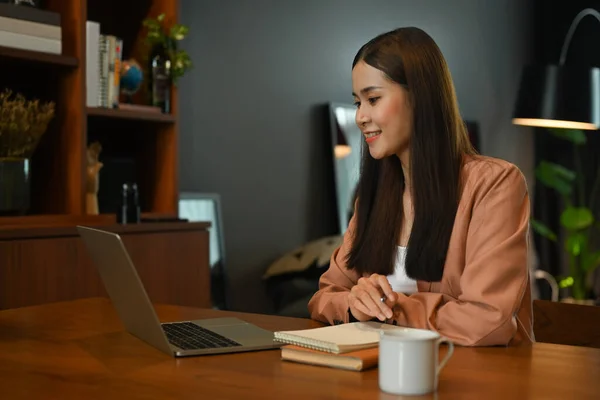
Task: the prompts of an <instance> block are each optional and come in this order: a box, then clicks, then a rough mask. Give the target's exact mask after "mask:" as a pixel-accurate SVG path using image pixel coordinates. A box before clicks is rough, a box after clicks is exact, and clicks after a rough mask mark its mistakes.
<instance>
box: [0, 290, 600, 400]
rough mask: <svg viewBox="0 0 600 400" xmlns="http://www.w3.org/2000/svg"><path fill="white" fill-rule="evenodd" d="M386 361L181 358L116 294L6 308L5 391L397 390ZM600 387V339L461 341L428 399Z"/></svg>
mask: <svg viewBox="0 0 600 400" xmlns="http://www.w3.org/2000/svg"><path fill="white" fill-rule="evenodd" d="M157 313H158V315H159V318H160V319H161V321H165V322H166V321H173V320H179V319H196V318H207V317H216V316H223V315H232V316H237V317H239V318H242V319H245V320H247V321H249V322H253V323H255V324H257V325H259V326H261V327H264V328H266V329H270V330H285V329H303V328H309V327H316V326H318V323H316V322H314V321H310V320H304V319H296V318H285V317H276V316H267V315H257V314H243V313H229V312H222V311H216V310H200V309H193V308H185V307H176V306H157ZM377 379H378V376H377V369H372V370H369V371H365V372H352V371H342V370H336V369H330V368H325V367H316V366H308V365H301V364H295V363H291V362H283V361H281V360H280V351H279V350H268V351H260V352H250V353H237V354H228V355H213V356H200V357H191V358H184V359H174V358H171V357H169V356H168V355H165V354H163V353H160V352H159V351H157V350H155V349H154V348H152V347H149V346H147V345H146V344H144V343H143V342H141V341H139V340H138V339H136V338H135V337H133V336H131V335H129V334H128V333H126V332H124V331H123V327H122V325H121V323H120V321H119V320H118V318H117V316H116V313H115V311H114V309H113V307H112V305H111V304H110V302H109V301H108V300H105V299H86V300H78V301H73V302H66V303H55V304H50V305H43V306H35V307H27V308H21V309H13V310H5V311H2V312H0V392H1V393H2V396H1V397H2V398H6V399H11V400H15V399H37V398H43V399H71V398H73V399H103V400H104V399H121V398H127V399H175V398H186V399H222V398H243V399H284V400H290V399H329V398H332V399H333V398H344V399H361V400H362V399H396V398H400V397H396V396H390V395H386V394H384V393H381V392H380V391H379V387H378V382H377ZM599 395H600V349H590V348H583V347H571V346H561V345H553V344H543V343H536V344H535V345H533V346H531V347H530V346H527V347H520V348H457V349H456V351H455V353H454V356H453V357H452V359H451V360H450V361H449V362H448V364H447V366H446V368H445V369H444V370H443V371H442V374H441V376H440V383H439V389H438V393H437V395H436V396H424V397H419V399H427V398H436V399H484V398H485V399H500V398H502V399H511V400H516V399H571V398H573V399H575V398H576V399H588V398H590V399H591V398H595V399H597V398H599V397H598V396H599Z"/></svg>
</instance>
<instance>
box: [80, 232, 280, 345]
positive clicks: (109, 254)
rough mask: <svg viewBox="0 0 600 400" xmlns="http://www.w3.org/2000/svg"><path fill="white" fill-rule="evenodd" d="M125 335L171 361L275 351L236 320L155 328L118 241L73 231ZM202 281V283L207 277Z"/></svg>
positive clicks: (256, 330) (259, 332)
mask: <svg viewBox="0 0 600 400" xmlns="http://www.w3.org/2000/svg"><path fill="white" fill-rule="evenodd" d="M77 230H78V232H79V235H80V236H81V238H82V239H83V241H84V243H85V246H86V247H87V249H88V251H89V253H90V256H91V258H92V261H93V262H94V264H95V265H96V268H97V269H98V272H99V273H100V276H101V278H102V281H103V282H104V287H105V288H106V291H107V293H108V295H109V297H110V299H111V301H112V303H113V306H114V307H115V309H116V311H117V314H118V315H119V318H120V319H121V322H122V323H123V325H124V326H125V329H126V330H127V331H128V332H129V333H131V334H132V335H134V336H136V337H137V338H139V339H141V340H143V341H144V342H146V343H148V344H149V345H151V346H153V347H155V348H157V349H158V350H160V351H163V352H165V353H167V354H170V355H172V356H173V357H185V356H198V355H205V354H222V353H236V352H244V351H254V350H266V349H276V348H279V347H281V346H282V343H280V342H277V341H275V340H274V334H273V332H271V331H268V330H265V329H262V328H260V327H258V326H256V325H254V324H251V323H248V322H246V321H243V320H241V319H239V318H230V317H225V318H209V319H201V320H194V321H174V322H166V323H160V322H159V320H158V316H157V315H156V312H155V310H154V306H153V305H152V303H151V302H150V299H149V297H148V294H147V293H146V289H145V288H144V285H143V284H142V281H141V280H140V278H139V276H138V273H137V270H136V268H135V266H134V265H133V263H132V261H131V258H130V257H129V253H128V252H127V249H126V248H125V245H124V244H123V241H122V240H121V237H120V236H119V235H118V234H116V233H113V232H107V231H103V230H100V229H96V228H90V227H85V226H77ZM207 279H208V277H207Z"/></svg>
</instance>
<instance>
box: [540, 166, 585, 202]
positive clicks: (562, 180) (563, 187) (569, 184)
mask: <svg viewBox="0 0 600 400" xmlns="http://www.w3.org/2000/svg"><path fill="white" fill-rule="evenodd" d="M535 176H536V178H537V179H539V180H540V182H542V183H543V184H544V185H546V186H548V187H550V188H553V189H555V190H556V191H557V192H559V193H560V194H562V195H564V196H569V195H570V194H571V192H572V191H573V181H574V180H575V176H576V175H575V172H573V171H571V170H570V169H567V168H565V167H563V166H562V165H559V164H554V163H551V162H547V161H542V162H540V164H539V165H538V166H537V168H536V169H535Z"/></svg>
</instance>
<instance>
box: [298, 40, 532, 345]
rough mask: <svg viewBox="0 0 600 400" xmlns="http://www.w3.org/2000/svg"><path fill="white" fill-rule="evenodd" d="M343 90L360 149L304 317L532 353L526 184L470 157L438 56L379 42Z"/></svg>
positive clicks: (424, 46) (495, 164)
mask: <svg viewBox="0 0 600 400" xmlns="http://www.w3.org/2000/svg"><path fill="white" fill-rule="evenodd" d="M352 86H353V96H354V99H355V102H356V106H357V112H356V123H357V125H358V126H359V127H360V129H361V131H362V132H363V134H364V137H365V142H366V146H367V148H368V151H364V156H363V160H362V167H361V177H360V181H359V184H358V192H357V199H356V202H355V213H354V215H353V217H352V219H351V220H350V223H349V227H348V230H347V232H346V234H345V235H344V241H343V244H342V245H341V246H340V247H339V248H338V249H336V250H335V251H334V253H333V255H332V257H331V263H330V266H329V269H328V270H327V271H326V272H325V273H324V274H323V275H322V276H321V278H320V281H319V290H318V291H317V292H316V293H315V295H314V296H313V298H312V299H311V300H310V302H309V305H308V307H309V311H310V313H311V316H312V318H314V319H316V320H320V321H323V322H329V323H331V324H338V323H343V322H349V321H366V320H371V319H376V320H377V319H378V320H381V321H386V322H388V323H393V324H397V325H401V326H407V327H414V328H422V329H431V330H435V331H437V332H439V333H440V334H442V335H443V336H445V337H447V338H449V339H451V340H453V341H454V342H455V343H456V344H460V345H465V346H491V345H516V344H519V343H531V342H532V341H533V333H532V311H531V306H532V304H531V294H530V280H529V274H528V268H527V247H528V221H529V196H528V192H527V186H526V182H525V179H524V177H523V175H522V173H521V172H520V171H519V169H518V168H517V167H516V166H514V165H512V164H510V163H508V162H506V161H502V160H498V159H494V158H490V157H483V156H479V155H476V154H475V151H474V150H473V148H472V147H471V144H470V142H469V140H468V136H467V133H466V130H465V126H464V123H463V121H462V119H461V117H460V113H459V109H458V105H457V100H456V95H455V92H454V87H453V83H452V78H451V76H450V73H449V70H448V67H447V64H446V61H445V59H444V57H443V55H442V53H441V51H440V49H439V48H438V47H437V45H436V44H435V42H434V41H433V40H432V38H431V37H430V36H428V35H427V34H426V33H425V32H423V31H422V30H420V29H417V28H401V29H397V30H394V31H391V32H388V33H385V34H382V35H380V36H378V37H376V38H374V39H373V40H371V41H370V42H368V43H367V44H365V45H364V46H363V47H362V48H361V49H360V50H359V52H358V54H357V55H356V57H355V59H354V62H353V67H352ZM404 271H405V274H404ZM403 277H404V278H403ZM399 279H400V280H402V281H401V282H398V280H399ZM390 280H394V286H395V287H410V285H411V283H412V284H413V285H414V286H416V288H417V289H418V291H417V292H416V293H412V294H406V293H403V292H402V291H394V290H393V288H392V284H391V283H390Z"/></svg>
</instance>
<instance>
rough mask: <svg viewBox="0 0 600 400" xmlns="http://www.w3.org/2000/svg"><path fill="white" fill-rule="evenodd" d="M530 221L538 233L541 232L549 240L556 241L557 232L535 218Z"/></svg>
mask: <svg viewBox="0 0 600 400" xmlns="http://www.w3.org/2000/svg"><path fill="white" fill-rule="evenodd" d="M530 223H531V227H532V228H533V230H534V231H535V232H536V233H537V234H539V235H540V236H542V237H545V238H546V239H548V240H552V241H553V242H556V233H554V232H552V230H551V229H550V228H548V226H546V225H545V224H543V223H541V222H540V221H537V220H535V219H531V220H530Z"/></svg>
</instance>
